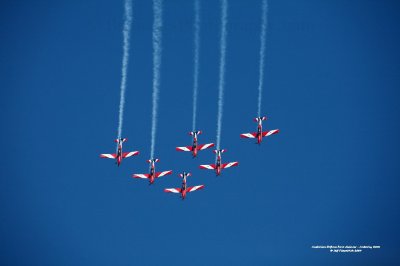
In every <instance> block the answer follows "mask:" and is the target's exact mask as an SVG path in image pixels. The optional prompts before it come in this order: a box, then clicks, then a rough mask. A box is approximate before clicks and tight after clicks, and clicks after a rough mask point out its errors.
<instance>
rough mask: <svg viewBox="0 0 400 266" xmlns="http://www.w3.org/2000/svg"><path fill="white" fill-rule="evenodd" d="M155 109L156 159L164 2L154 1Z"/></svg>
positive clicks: (151, 152) (153, 124)
mask: <svg viewBox="0 0 400 266" xmlns="http://www.w3.org/2000/svg"><path fill="white" fill-rule="evenodd" d="M153 13H154V20H153V109H152V123H151V150H150V158H154V146H155V139H156V129H157V111H158V93H159V88H160V76H161V75H160V74H161V73H160V68H161V44H162V43H161V41H162V34H161V29H162V0H153Z"/></svg>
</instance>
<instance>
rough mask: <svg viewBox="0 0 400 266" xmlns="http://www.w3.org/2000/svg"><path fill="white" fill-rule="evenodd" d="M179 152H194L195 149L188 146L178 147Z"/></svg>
mask: <svg viewBox="0 0 400 266" xmlns="http://www.w3.org/2000/svg"><path fill="white" fill-rule="evenodd" d="M176 150H177V151H192V150H193V147H192V146H186V147H176Z"/></svg>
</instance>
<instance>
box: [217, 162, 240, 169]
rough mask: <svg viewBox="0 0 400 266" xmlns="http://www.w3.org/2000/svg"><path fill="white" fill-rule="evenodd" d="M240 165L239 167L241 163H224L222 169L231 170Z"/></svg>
mask: <svg viewBox="0 0 400 266" xmlns="http://www.w3.org/2000/svg"><path fill="white" fill-rule="evenodd" d="M238 165H239V162H231V163H224V164H221V168H222V169H225V168H229V167H232V166H238Z"/></svg>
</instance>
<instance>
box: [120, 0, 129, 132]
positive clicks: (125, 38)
mask: <svg viewBox="0 0 400 266" xmlns="http://www.w3.org/2000/svg"><path fill="white" fill-rule="evenodd" d="M124 20H125V21H124V27H123V30H122V33H123V42H124V43H123V56H122V79H121V96H120V100H119V116H118V138H121V134H122V123H123V119H124V105H125V90H126V79H127V71H128V62H129V39H130V31H131V24H132V1H131V0H125V15H124Z"/></svg>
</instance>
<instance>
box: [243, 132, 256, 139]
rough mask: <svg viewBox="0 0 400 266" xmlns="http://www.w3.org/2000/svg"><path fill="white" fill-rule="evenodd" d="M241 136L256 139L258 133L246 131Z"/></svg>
mask: <svg viewBox="0 0 400 266" xmlns="http://www.w3.org/2000/svg"><path fill="white" fill-rule="evenodd" d="M240 137H241V138H248V139H254V138H257V133H244V134H240Z"/></svg>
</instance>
